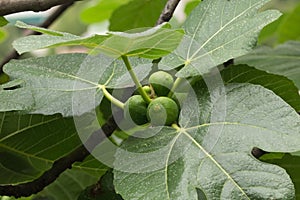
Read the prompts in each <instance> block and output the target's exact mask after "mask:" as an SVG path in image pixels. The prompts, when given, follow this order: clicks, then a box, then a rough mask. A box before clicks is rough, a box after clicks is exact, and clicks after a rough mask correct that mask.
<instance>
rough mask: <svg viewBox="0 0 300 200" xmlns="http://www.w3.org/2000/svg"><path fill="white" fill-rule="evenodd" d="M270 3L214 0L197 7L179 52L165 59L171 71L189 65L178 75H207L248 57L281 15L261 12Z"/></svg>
mask: <svg viewBox="0 0 300 200" xmlns="http://www.w3.org/2000/svg"><path fill="white" fill-rule="evenodd" d="M268 1H269V0H251V1H248V0H230V1H228V0H212V1H203V2H201V3H200V4H199V6H197V7H196V8H195V9H194V10H193V12H192V13H191V15H190V16H189V17H188V18H187V20H186V22H185V24H184V30H185V31H186V34H187V37H185V38H184V39H183V40H182V42H181V44H180V45H179V47H178V48H177V50H176V51H175V53H174V54H173V55H171V56H169V57H167V58H165V59H163V60H162V64H163V65H166V66H167V67H168V68H170V67H171V68H175V67H178V66H179V65H183V64H185V67H184V68H182V69H181V70H180V71H179V72H178V73H177V76H179V77H188V76H195V75H199V74H200V75H201V74H204V73H207V72H209V71H210V69H211V68H213V67H215V66H216V65H219V64H221V63H223V62H225V61H227V60H229V59H231V58H235V57H238V56H241V55H244V54H246V53H247V52H248V51H250V50H251V49H252V47H253V46H254V45H255V44H256V37H257V35H258V33H259V31H260V30H261V29H262V28H263V27H264V26H265V25H267V24H269V23H270V22H272V21H274V20H275V19H277V18H278V17H279V16H280V13H279V12H278V11H270V10H269V11H264V12H258V9H259V8H260V7H261V6H262V5H264V4H265V3H266V2H268Z"/></svg>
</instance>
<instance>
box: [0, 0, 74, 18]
mask: <svg viewBox="0 0 300 200" xmlns="http://www.w3.org/2000/svg"><path fill="white" fill-rule="evenodd" d="M75 1H79V0H50V1H49V0H1V1H0V16H4V15H8V14H12V13H18V12H23V11H34V12H39V11H45V10H48V9H50V8H52V7H54V6H58V5H62V4H67V3H73V2H75Z"/></svg>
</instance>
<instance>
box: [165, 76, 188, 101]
mask: <svg viewBox="0 0 300 200" xmlns="http://www.w3.org/2000/svg"><path fill="white" fill-rule="evenodd" d="M182 81H184V79H183V78H176V80H175V82H174V84H173V86H172V88H171V90H170V92H169V94H168V97H169V98H172V96H173V94H174V91H175V90H176V88H177V87H178V86H179V85H180V84H181V83H182Z"/></svg>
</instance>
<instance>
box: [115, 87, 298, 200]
mask: <svg viewBox="0 0 300 200" xmlns="http://www.w3.org/2000/svg"><path fill="white" fill-rule="evenodd" d="M204 86H205V85H204V84H203V83H197V84H196V85H195V87H194V90H195V93H196V94H197V95H196V96H197V97H196V98H193V96H189V97H188V98H187V101H186V102H185V103H184V105H183V106H182V110H181V115H180V119H179V126H180V128H179V127H176V126H173V127H172V128H171V127H163V128H161V127H156V128H151V129H149V130H148V131H144V132H142V133H137V134H136V135H135V137H131V138H130V139H128V140H127V141H126V142H125V143H124V144H123V145H122V146H121V147H122V149H123V150H122V149H119V150H118V151H117V153H116V155H115V156H116V162H115V171H114V174H115V182H114V183H115V186H116V191H117V192H118V193H120V194H121V195H122V197H123V198H124V199H136V200H138V199H155V200H160V199H162V200H166V199H172V200H174V199H178V200H181V199H191V200H192V199H199V198H201V199H222V200H223V199H224V200H225V199H293V197H294V186H293V183H292V181H291V180H290V178H289V176H288V174H287V173H286V172H285V170H284V169H282V168H280V167H278V166H275V165H270V164H267V163H263V162H261V161H258V160H256V159H255V158H254V157H253V156H252V155H251V149H252V148H253V147H259V148H261V149H263V150H266V151H271V152H294V151H297V150H298V149H300V137H299V136H300V126H299V125H300V116H299V115H298V114H297V112H296V111H295V110H294V109H293V108H291V107H290V106H289V105H288V104H287V103H285V102H284V101H283V100H282V99H281V98H279V97H278V96H276V95H275V94H274V93H273V92H272V91H270V90H267V89H265V88H263V87H262V86H259V85H252V84H228V85H227V86H225V87H219V86H217V87H212V88H210V90H209V91H208V89H204V88H205V87H204ZM147 135H148V138H145V137H147ZM141 137H143V138H141Z"/></svg>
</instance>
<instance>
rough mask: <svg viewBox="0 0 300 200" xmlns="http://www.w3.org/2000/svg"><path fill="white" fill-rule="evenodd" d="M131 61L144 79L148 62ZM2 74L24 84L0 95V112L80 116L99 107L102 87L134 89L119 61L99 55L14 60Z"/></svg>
mask: <svg viewBox="0 0 300 200" xmlns="http://www.w3.org/2000/svg"><path fill="white" fill-rule="evenodd" d="M131 61H132V65H133V67H134V68H133V69H134V71H135V72H136V74H137V76H138V78H139V79H140V80H142V79H144V78H145V77H146V76H147V75H148V73H149V72H150V70H151V66H152V63H151V60H144V59H138V58H132V59H131ZM4 71H5V72H6V73H7V74H8V75H9V76H10V77H11V78H12V79H22V80H24V83H23V84H21V88H20V89H17V90H10V91H3V92H1V91H0V92H1V94H3V95H1V96H0V102H5V101H7V102H5V104H3V105H1V106H0V108H1V110H26V111H28V112H30V113H40V114H47V115H49V114H54V113H62V114H63V115H64V116H72V115H80V114H83V113H85V112H87V111H90V110H92V109H94V108H95V107H96V106H97V105H99V104H100V102H101V99H102V98H103V93H102V87H104V86H105V87H108V88H110V87H111V88H122V87H131V86H134V83H133V81H132V80H131V79H130V75H129V73H128V71H127V69H126V67H125V66H124V64H123V63H122V62H121V61H120V60H113V59H111V58H108V57H106V56H103V55H101V54H100V55H90V56H88V55H86V54H62V55H54V56H48V57H41V58H30V59H24V60H14V61H11V62H10V63H8V64H7V65H5V67H4ZM23 94H25V96H22V95H23ZM24 97H26V98H25V100H26V101H24ZM27 97H28V98H27ZM11 98H13V99H11ZM32 98H33V100H32Z"/></svg>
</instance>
